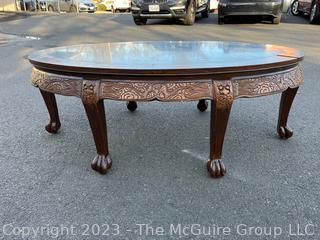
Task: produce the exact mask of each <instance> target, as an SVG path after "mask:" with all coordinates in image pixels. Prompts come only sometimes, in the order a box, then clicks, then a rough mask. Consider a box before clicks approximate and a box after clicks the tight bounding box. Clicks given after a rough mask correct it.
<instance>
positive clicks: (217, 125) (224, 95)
mask: <svg viewBox="0 0 320 240" xmlns="http://www.w3.org/2000/svg"><path fill="white" fill-rule="evenodd" d="M214 87H215V91H214V95H215V96H214V100H211V120H210V121H211V123H210V156H209V160H208V162H207V169H208V171H209V173H210V175H211V176H212V177H215V178H218V177H222V176H224V175H225V174H226V168H225V166H224V164H223V162H222V159H221V155H222V147H223V141H224V136H225V132H226V129H227V125H228V119H229V114H230V111H231V107H232V103H233V94H232V84H231V82H230V81H221V82H214Z"/></svg>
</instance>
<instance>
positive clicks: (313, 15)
mask: <svg viewBox="0 0 320 240" xmlns="http://www.w3.org/2000/svg"><path fill="white" fill-rule="evenodd" d="M309 22H310V23H311V24H316V23H320V12H319V7H318V5H317V4H316V2H313V4H312V6H311V11H310V19H309Z"/></svg>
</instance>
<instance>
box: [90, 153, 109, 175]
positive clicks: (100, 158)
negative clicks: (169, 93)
mask: <svg viewBox="0 0 320 240" xmlns="http://www.w3.org/2000/svg"><path fill="white" fill-rule="evenodd" d="M111 166H112V160H111V157H110V155H107V156H104V155H97V156H96V157H95V158H94V159H93V161H92V163H91V167H92V169H93V170H95V171H97V172H99V173H101V174H106V173H107V171H108V170H109V169H110V168H111Z"/></svg>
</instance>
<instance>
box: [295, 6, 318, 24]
mask: <svg viewBox="0 0 320 240" xmlns="http://www.w3.org/2000/svg"><path fill="white" fill-rule="evenodd" d="M291 13H292V14H293V15H295V16H297V15H302V14H308V15H309V21H310V23H312V24H314V23H320V0H294V1H293V2H292V4H291Z"/></svg>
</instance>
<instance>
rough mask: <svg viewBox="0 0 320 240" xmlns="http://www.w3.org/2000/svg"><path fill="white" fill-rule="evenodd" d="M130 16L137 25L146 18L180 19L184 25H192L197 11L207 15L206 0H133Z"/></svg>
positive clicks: (207, 4)
mask: <svg viewBox="0 0 320 240" xmlns="http://www.w3.org/2000/svg"><path fill="white" fill-rule="evenodd" d="M131 11H132V16H133V20H134V22H135V23H136V24H137V25H144V24H146V23H147V19H150V18H153V19H166V18H175V19H182V20H183V23H184V24H185V25H193V24H194V22H195V17H196V14H197V13H201V16H202V17H204V18H207V17H209V11H210V2H209V1H208V0H133V1H132V7H131Z"/></svg>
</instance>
